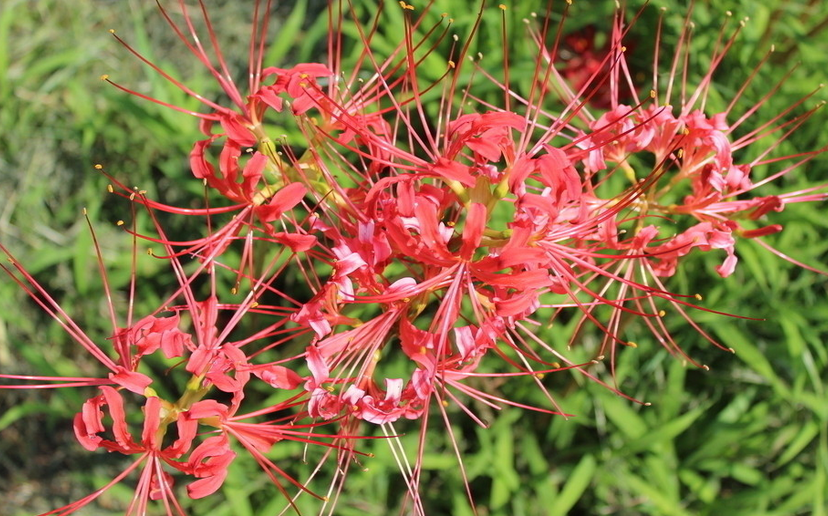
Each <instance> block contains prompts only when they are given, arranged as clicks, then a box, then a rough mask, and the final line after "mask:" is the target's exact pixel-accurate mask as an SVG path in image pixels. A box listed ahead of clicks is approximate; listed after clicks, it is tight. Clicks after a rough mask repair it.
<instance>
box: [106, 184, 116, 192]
mask: <svg viewBox="0 0 828 516" xmlns="http://www.w3.org/2000/svg"><path fill="white" fill-rule="evenodd" d="M106 191H107V192H109V193H115V189H114V188H112V185H106Z"/></svg>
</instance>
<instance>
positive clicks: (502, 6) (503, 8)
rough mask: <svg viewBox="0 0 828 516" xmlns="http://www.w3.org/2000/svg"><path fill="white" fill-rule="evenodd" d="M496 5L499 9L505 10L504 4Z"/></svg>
mask: <svg viewBox="0 0 828 516" xmlns="http://www.w3.org/2000/svg"><path fill="white" fill-rule="evenodd" d="M497 7H498V8H499V9H500V10H501V11H505V10H506V4H500V5H498V6H497Z"/></svg>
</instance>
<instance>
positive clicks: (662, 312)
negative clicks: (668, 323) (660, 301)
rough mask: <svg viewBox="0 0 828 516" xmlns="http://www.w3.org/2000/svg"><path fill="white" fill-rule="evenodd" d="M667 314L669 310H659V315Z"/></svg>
mask: <svg viewBox="0 0 828 516" xmlns="http://www.w3.org/2000/svg"><path fill="white" fill-rule="evenodd" d="M665 315H667V312H665V311H664V310H659V311H658V316H659V317H664V316H665Z"/></svg>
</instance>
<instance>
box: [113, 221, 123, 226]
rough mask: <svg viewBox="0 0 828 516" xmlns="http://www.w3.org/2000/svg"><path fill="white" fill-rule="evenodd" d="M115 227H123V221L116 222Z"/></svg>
mask: <svg viewBox="0 0 828 516" xmlns="http://www.w3.org/2000/svg"><path fill="white" fill-rule="evenodd" d="M115 225H116V226H123V225H124V221H123V220H119V221H118V222H116V223H115Z"/></svg>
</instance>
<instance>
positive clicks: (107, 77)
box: [95, 74, 109, 168]
mask: <svg viewBox="0 0 828 516" xmlns="http://www.w3.org/2000/svg"><path fill="white" fill-rule="evenodd" d="M101 80H102V81H108V80H109V75H107V74H103V75H101ZM95 168H97V167H95ZM101 168H103V167H101Z"/></svg>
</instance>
